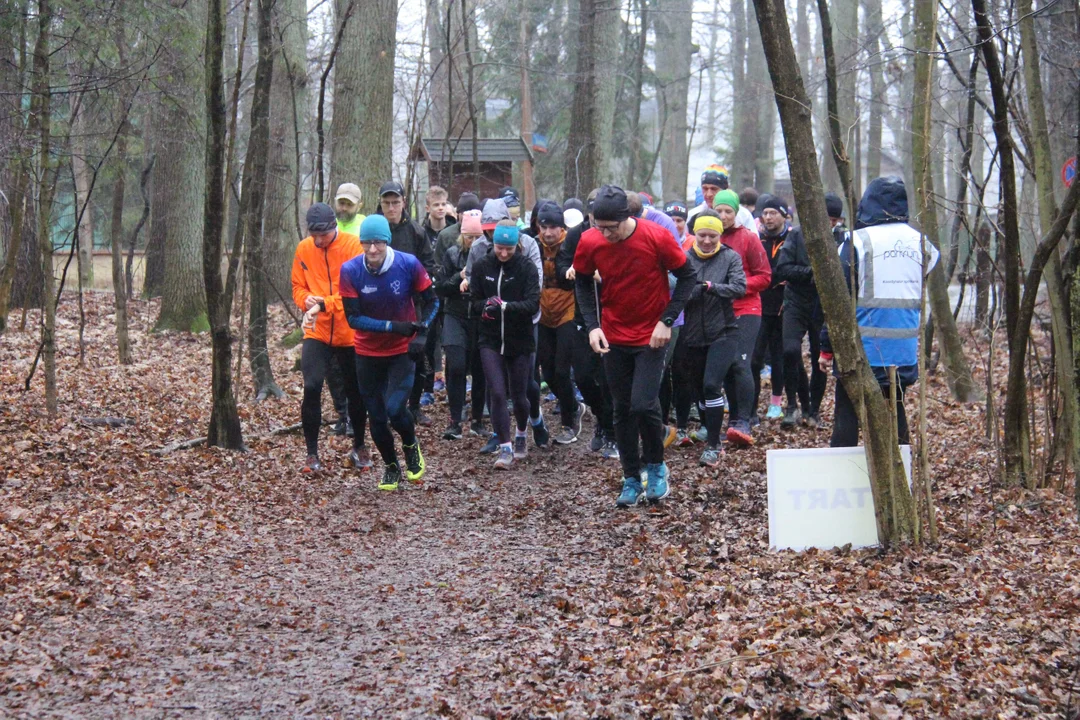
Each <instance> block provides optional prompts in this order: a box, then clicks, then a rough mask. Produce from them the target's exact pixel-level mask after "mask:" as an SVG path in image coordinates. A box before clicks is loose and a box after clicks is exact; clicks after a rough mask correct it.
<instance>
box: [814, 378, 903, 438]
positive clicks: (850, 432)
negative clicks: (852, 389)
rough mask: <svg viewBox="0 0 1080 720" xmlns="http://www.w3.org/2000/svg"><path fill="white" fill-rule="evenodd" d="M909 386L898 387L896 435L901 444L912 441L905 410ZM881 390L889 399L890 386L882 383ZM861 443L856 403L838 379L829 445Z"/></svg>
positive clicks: (886, 400) (901, 385) (886, 398)
mask: <svg viewBox="0 0 1080 720" xmlns="http://www.w3.org/2000/svg"><path fill="white" fill-rule="evenodd" d="M906 390H907V386H905V385H903V384H898V385H897V387H896V431H897V432H896V435H897V437H898V438H899V439H900V444H901V445H908V444H910V443H911V436H910V435H909V433H908V424H907V413H905V412H904V392H905V391H906ZM881 392H882V393H883V394H884V395H885V402H888V401H889V396H890V393H889V386H888V385H882V386H881ZM858 444H859V413H858V412H857V411H856V410H855V405H854V403H852V402H851V398H850V397H848V394H847V391H846V390H844V384H843V383H842V382H840V381H839V380H837V381H836V407H835V408H834V410H833V429H832V439H831V440H830V441H829V447H855V446H856V445H858Z"/></svg>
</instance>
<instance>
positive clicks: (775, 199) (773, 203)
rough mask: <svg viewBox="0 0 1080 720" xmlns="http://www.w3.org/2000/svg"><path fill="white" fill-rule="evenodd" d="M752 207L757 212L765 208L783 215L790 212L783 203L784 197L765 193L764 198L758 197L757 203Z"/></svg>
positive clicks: (785, 215)
mask: <svg viewBox="0 0 1080 720" xmlns="http://www.w3.org/2000/svg"><path fill="white" fill-rule="evenodd" d="M754 209H755V210H756V211H757V212H759V213H762V212H765V211H766V210H776V211H778V212H779V213H780V214H781V215H783V216H784V217H787V216H788V215H789V214H790V213H788V209H787V205H785V204H784V199H783V198H782V197H780V196H779V195H766V196H765V197H764V199H762V198H758V204H757V206H756V207H755V208H754Z"/></svg>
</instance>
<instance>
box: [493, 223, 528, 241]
mask: <svg viewBox="0 0 1080 720" xmlns="http://www.w3.org/2000/svg"><path fill="white" fill-rule="evenodd" d="M520 234H521V231H520V230H518V229H517V226H516V225H496V226H495V233H494V234H493V235H492V237H491V242H493V243H495V244H496V245H517V244H518V235H520Z"/></svg>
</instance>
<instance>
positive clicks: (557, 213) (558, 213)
mask: <svg viewBox="0 0 1080 720" xmlns="http://www.w3.org/2000/svg"><path fill="white" fill-rule="evenodd" d="M536 222H537V223H539V224H540V225H556V226H558V227H565V226H566V224H565V222H564V221H563V211H562V208H561V207H559V205H558V203H554V202H552V201H550V200H546V201H544V202H543V203H542V204H541V205H540V208H539V209H538V210H537V211H536Z"/></svg>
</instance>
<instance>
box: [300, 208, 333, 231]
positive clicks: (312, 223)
mask: <svg viewBox="0 0 1080 720" xmlns="http://www.w3.org/2000/svg"><path fill="white" fill-rule="evenodd" d="M305 220H306V222H307V229H308V232H309V233H327V232H330V231H331V230H333V229H334V228H336V227H337V216H336V215H334V208H332V207H330V206H329V205H327V204H326V203H315V204H314V205H312V206H311V207H309V208H308V211H307V217H306V219H305Z"/></svg>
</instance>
